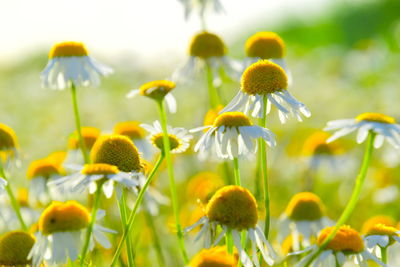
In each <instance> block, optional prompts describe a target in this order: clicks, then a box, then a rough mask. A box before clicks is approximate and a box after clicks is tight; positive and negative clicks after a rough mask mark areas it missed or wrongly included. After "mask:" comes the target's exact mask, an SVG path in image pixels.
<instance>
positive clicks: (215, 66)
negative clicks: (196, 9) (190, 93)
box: [172, 31, 241, 87]
mask: <svg viewBox="0 0 400 267" xmlns="http://www.w3.org/2000/svg"><path fill="white" fill-rule="evenodd" d="M226 53H227V48H226V46H225V44H224V42H223V41H222V39H221V38H220V37H219V36H218V35H216V34H213V33H209V32H206V31H204V32H201V33H198V34H197V35H195V36H194V37H193V38H192V41H191V43H190V46H189V55H190V57H189V60H188V61H187V62H186V63H185V64H184V65H183V66H182V67H181V68H179V69H177V70H176V71H175V72H174V74H173V75H172V77H173V80H174V81H177V82H182V83H186V82H190V81H193V79H194V78H195V76H196V74H197V73H198V72H199V71H200V70H202V69H204V67H205V65H207V64H208V65H209V67H210V68H211V71H212V74H213V84H214V86H216V87H218V86H220V85H221V77H220V75H219V72H220V70H221V69H223V70H224V71H225V72H226V73H227V74H228V76H230V77H231V78H232V79H234V80H238V79H239V75H240V68H241V67H240V66H239V65H238V63H237V62H235V61H233V60H232V59H230V58H229V57H227V56H226Z"/></svg>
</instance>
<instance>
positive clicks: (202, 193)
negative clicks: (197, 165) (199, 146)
mask: <svg viewBox="0 0 400 267" xmlns="http://www.w3.org/2000/svg"><path fill="white" fill-rule="evenodd" d="M223 185H224V182H223V181H222V179H221V177H220V176H219V175H217V174H215V173H213V172H200V173H198V174H196V175H195V176H194V177H193V178H191V179H190V181H189V183H188V186H187V190H186V192H187V197H188V199H194V200H200V201H201V203H203V204H207V202H208V201H209V200H210V198H211V197H212V196H213V194H214V193H215V191H217V190H218V189H219V188H221V187H222V186H223Z"/></svg>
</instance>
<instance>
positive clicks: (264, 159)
mask: <svg viewBox="0 0 400 267" xmlns="http://www.w3.org/2000/svg"><path fill="white" fill-rule="evenodd" d="M267 101H268V99H267V97H266V96H264V108H263V115H262V118H261V119H260V126H261V127H263V128H265V127H266V124H267ZM259 143H260V151H261V152H260V154H261V161H260V164H261V173H262V176H263V187H264V192H263V193H264V194H263V198H264V206H265V226H264V234H265V237H266V238H267V239H268V235H269V228H270V223H271V222H270V221H271V218H270V207H269V186H268V170H267V148H266V144H265V141H264V140H263V139H262V138H260V140H259Z"/></svg>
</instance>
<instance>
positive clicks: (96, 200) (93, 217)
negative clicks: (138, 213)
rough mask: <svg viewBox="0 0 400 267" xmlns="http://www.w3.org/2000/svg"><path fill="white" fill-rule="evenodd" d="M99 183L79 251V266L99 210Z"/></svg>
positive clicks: (86, 251) (86, 249)
mask: <svg viewBox="0 0 400 267" xmlns="http://www.w3.org/2000/svg"><path fill="white" fill-rule="evenodd" d="M101 186H102V185H101V183H99V184H98V185H97V190H96V194H95V196H94V204H93V208H92V213H91V218H90V222H89V226H88V228H87V230H86V237H85V243H84V245H83V248H82V253H81V260H80V264H79V266H80V267H82V266H84V265H85V258H86V255H87V253H88V250H89V245H90V237H91V236H92V233H93V227H94V223H95V222H96V216H97V211H98V210H99V207H100V200H101V191H102V190H101Z"/></svg>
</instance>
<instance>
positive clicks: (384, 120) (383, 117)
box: [356, 112, 396, 124]
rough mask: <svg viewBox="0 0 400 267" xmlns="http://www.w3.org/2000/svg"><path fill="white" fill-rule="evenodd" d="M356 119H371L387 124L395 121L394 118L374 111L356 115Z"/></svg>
mask: <svg viewBox="0 0 400 267" xmlns="http://www.w3.org/2000/svg"><path fill="white" fill-rule="evenodd" d="M356 120H357V121H372V122H380V123H387V124H394V123H396V120H395V118H393V117H390V116H387V115H385V114H381V113H374V112H366V113H362V114H360V115H358V116H357V117H356Z"/></svg>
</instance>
